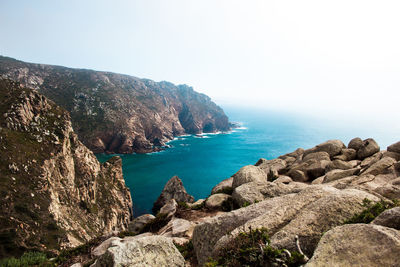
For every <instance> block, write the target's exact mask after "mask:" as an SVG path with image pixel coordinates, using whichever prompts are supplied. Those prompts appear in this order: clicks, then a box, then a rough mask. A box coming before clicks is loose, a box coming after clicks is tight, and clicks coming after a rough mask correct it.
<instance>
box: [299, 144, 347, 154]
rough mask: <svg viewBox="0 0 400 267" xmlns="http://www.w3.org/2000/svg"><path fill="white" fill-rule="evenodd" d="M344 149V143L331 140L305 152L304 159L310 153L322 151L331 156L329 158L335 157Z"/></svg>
mask: <svg viewBox="0 0 400 267" xmlns="http://www.w3.org/2000/svg"><path fill="white" fill-rule="evenodd" d="M343 148H346V146H345V145H344V144H343V142H342V141H340V140H329V141H326V142H325V143H322V144H319V145H317V146H315V147H313V148H311V149H307V150H306V151H304V155H303V158H304V157H306V156H307V155H308V154H310V153H314V152H321V151H325V152H327V153H328V154H329V157H333V156H336V155H338V154H340V152H341V151H342V149H343Z"/></svg>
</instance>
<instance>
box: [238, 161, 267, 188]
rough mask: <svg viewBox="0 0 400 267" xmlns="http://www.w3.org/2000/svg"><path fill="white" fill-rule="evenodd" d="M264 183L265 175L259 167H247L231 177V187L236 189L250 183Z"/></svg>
mask: <svg viewBox="0 0 400 267" xmlns="http://www.w3.org/2000/svg"><path fill="white" fill-rule="evenodd" d="M266 181H267V175H266V174H265V173H264V172H263V171H262V170H261V169H260V168H259V167H256V166H253V165H247V166H244V167H242V168H241V169H240V170H239V171H238V172H237V173H235V174H234V175H233V181H232V187H233V188H236V187H238V186H240V185H242V184H245V183H250V182H256V183H264V182H266Z"/></svg>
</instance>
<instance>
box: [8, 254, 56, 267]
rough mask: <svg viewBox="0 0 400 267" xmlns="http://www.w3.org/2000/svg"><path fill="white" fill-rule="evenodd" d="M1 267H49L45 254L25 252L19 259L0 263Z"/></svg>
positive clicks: (10, 259) (9, 259)
mask: <svg viewBox="0 0 400 267" xmlns="http://www.w3.org/2000/svg"><path fill="white" fill-rule="evenodd" d="M0 266H2V267H25V266H51V265H50V263H49V262H48V259H47V256H46V254H44V253H42V252H25V253H24V255H22V256H21V257H20V258H19V259H16V258H14V257H13V258H8V259H3V260H1V261H0Z"/></svg>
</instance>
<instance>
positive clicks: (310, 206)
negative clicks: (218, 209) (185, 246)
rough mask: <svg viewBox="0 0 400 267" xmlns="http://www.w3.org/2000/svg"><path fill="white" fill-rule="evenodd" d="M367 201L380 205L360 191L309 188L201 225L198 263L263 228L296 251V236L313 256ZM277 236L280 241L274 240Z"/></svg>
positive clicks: (196, 239) (197, 241)
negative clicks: (327, 236)
mask: <svg viewBox="0 0 400 267" xmlns="http://www.w3.org/2000/svg"><path fill="white" fill-rule="evenodd" d="M364 198H368V199H370V200H371V201H378V198H377V197H375V196H373V195H371V194H368V193H365V192H363V191H360V190H355V189H349V190H338V189H335V188H333V187H331V186H323V185H316V186H308V187H307V188H306V189H303V190H302V191H300V192H299V193H296V194H294V193H293V194H286V195H283V196H279V197H274V198H269V199H266V200H264V201H261V202H259V203H256V204H253V205H250V206H248V207H245V208H241V209H238V210H234V211H231V212H228V213H225V214H222V215H219V216H216V217H213V218H210V219H208V220H206V221H205V222H203V223H202V224H199V225H197V226H196V227H195V229H194V232H193V239H192V241H193V245H194V248H195V252H196V255H197V259H198V260H199V263H200V265H201V264H203V263H204V262H205V261H206V260H207V259H208V258H209V257H213V256H215V255H217V254H218V252H219V250H220V249H222V248H224V247H225V246H226V245H227V244H228V243H229V242H231V241H232V239H233V238H234V237H235V236H237V235H238V234H239V233H240V232H243V231H249V230H250V229H256V228H261V227H265V228H267V229H268V230H269V233H270V235H271V240H273V242H274V244H275V245H276V246H279V247H280V246H281V245H284V246H288V247H289V248H292V247H293V246H294V244H295V243H294V242H295V240H294V237H295V235H299V236H300V239H301V242H302V244H304V246H305V247H304V249H305V250H306V252H307V253H310V251H312V249H313V248H315V246H316V244H317V242H318V240H319V238H320V236H321V235H322V233H323V232H324V231H327V230H329V229H330V228H332V227H334V226H336V225H339V224H340V223H342V222H343V221H344V220H345V219H348V218H350V217H352V216H353V215H354V214H355V213H358V212H360V211H361V210H362V209H363V208H364V207H363V206H362V201H363V199H364ZM319 199H321V200H319ZM303 223H304V224H303ZM275 234H278V235H279V238H278V236H277V237H275V238H274V235H275ZM302 246H303V245H302Z"/></svg>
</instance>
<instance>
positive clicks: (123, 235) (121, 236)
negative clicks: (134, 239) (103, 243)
mask: <svg viewBox="0 0 400 267" xmlns="http://www.w3.org/2000/svg"><path fill="white" fill-rule="evenodd" d="M135 235H137V233H135V232H130V231H122V232H119V233H118V237H119V238H124V237H126V236H135Z"/></svg>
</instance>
